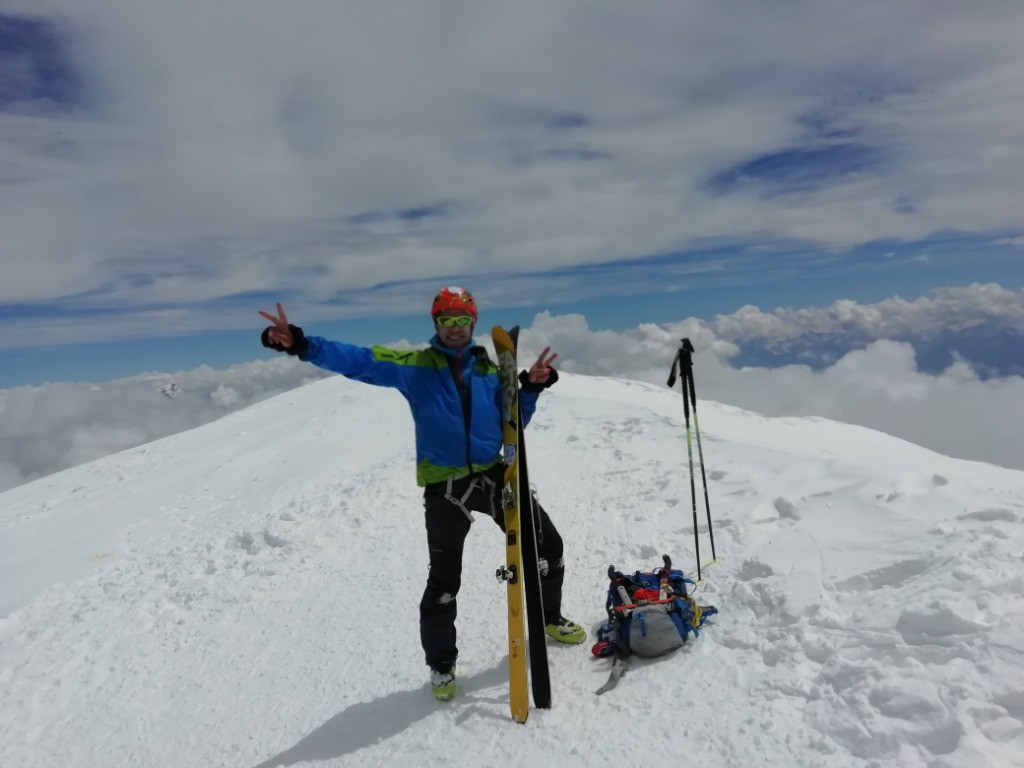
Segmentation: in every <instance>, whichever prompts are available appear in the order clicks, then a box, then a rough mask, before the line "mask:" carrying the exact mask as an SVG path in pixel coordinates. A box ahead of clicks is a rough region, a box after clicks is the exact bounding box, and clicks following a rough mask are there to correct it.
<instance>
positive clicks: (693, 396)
mask: <svg viewBox="0 0 1024 768" xmlns="http://www.w3.org/2000/svg"><path fill="white" fill-rule="evenodd" d="M683 346H684V347H689V350H688V351H687V361H688V365H687V371H688V373H687V378H688V379H689V380H690V400H691V403H692V405H693V431H694V433H695V434H696V435H697V455H698V457H699V458H700V479H701V481H702V482H703V483H704V509H705V510H707V517H708V537H709V538H710V539H711V560H712V562H714V561H715V560H716V559H717V557H718V555H716V554H715V530H714V528H713V527H712V526H711V502H710V501H709V500H708V478H707V474H705V472H704V448H703V447H702V446H701V443H700V420H699V419H698V418H697V386H696V385H695V384H694V383H693V360H692V358H691V357H690V355H691V353H692V352H693V351H694V350H693V345H692V344H690V340H689V339H683Z"/></svg>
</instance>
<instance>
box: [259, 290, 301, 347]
mask: <svg viewBox="0 0 1024 768" xmlns="http://www.w3.org/2000/svg"><path fill="white" fill-rule="evenodd" d="M277 315H279V316H277ZM277 315H272V314H271V313H269V312H264V311H263V310H260V316H261V317H263V318H265V319H266V320H269V321H270V322H271V323H273V325H272V326H271V327H270V328H267V329H266V330H265V331H264V332H263V346H265V347H270V348H271V349H277V351H278V352H283V351H285V350H287V349H291V347H292V345H293V344H294V343H295V338H294V337H293V336H292V331H291V327H289V325H288V316H287V315H286V314H285V313H284V307H282V306H281V302H278V303H277ZM268 340H269V341H271V342H273V344H268V343H267V341H268Z"/></svg>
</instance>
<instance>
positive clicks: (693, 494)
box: [668, 339, 701, 581]
mask: <svg viewBox="0 0 1024 768" xmlns="http://www.w3.org/2000/svg"><path fill="white" fill-rule="evenodd" d="M689 341H690V340H689V339H683V346H682V347H680V349H679V351H678V352H676V357H675V360H673V361H672V372H671V373H670V374H669V377H668V386H669V387H670V388H671V387H672V386H674V385H675V383H676V368H677V367H678V366H680V365H681V364H682V363H683V355H684V352H685V354H686V357H687V358H689V352H686V345H687V344H689ZM691 349H692V347H691ZM682 374H683V375H682V376H681V377H680V378H681V380H682V386H683V413H684V414H686V455H687V456H688V457H689V459H690V499H691V500H692V502H693V548H694V550H695V553H696V556H697V581H700V580H701V574H700V536H699V535H698V534H697V488H696V486H695V485H694V483H693V446H692V443H691V441H690V399H689V397H688V396H687V391H686V379H687V376H686V370H685V369H683V371H682Z"/></svg>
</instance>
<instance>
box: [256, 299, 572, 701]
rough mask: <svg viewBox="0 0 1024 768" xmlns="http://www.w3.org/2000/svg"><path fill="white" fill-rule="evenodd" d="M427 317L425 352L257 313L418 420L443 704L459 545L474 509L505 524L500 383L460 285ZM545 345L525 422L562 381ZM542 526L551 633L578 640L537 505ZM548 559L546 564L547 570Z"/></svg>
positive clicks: (554, 540) (449, 685) (289, 343)
mask: <svg viewBox="0 0 1024 768" xmlns="http://www.w3.org/2000/svg"><path fill="white" fill-rule="evenodd" d="M430 314H431V317H432V318H433V321H434V330H435V334H434V337H433V338H432V339H431V340H430V346H429V347H428V348H427V349H425V350H414V351H399V350H394V349H386V348H384V347H373V348H366V347H357V346H354V345H352V344H344V343H342V342H338V341H329V340H327V339H324V338H321V337H319V336H306V335H305V334H304V333H303V332H302V329H301V328H299V327H297V326H294V325H290V324H289V323H288V318H287V317H286V316H285V313H284V309H283V308H282V307H281V305H280V304H278V305H277V315H274V314H271V313H269V312H260V315H262V316H263V317H264V318H266V319H267V320H269V321H270V322H271V323H273V325H271V326H270V327H269V328H266V329H265V330H264V331H263V335H262V342H263V346H265V347H269V348H270V349H274V350H277V351H278V352H287V353H288V354H289V355H297V356H298V357H299V359H300V360H305V361H308V362H310V363H313V364H314V365H317V366H319V367H321V368H325V369H327V370H329V371H334V372H335V373H340V374H342V375H343V376H346V377H348V378H350V379H355V380H356V381H364V382H366V383H368V384H376V385H378V386H383V387H393V388H395V389H397V390H398V391H399V392H401V393H402V395H403V396H404V397H405V399H406V400H408V402H409V406H410V407H411V409H412V415H413V421H414V422H415V426H416V481H417V483H418V484H419V485H421V486H423V506H424V509H425V510H426V525H427V546H428V547H429V550H430V573H429V575H428V577H427V587H426V589H425V590H424V592H423V599H422V600H421V601H420V641H421V643H422V644H423V651H424V653H425V654H426V661H427V665H428V666H429V667H430V669H431V688H432V690H433V692H434V695H435V696H436V697H437V699H438V700H440V701H446V700H448V699H450V698H452V696H454V695H455V660H456V657H457V656H458V648H457V647H456V644H455V617H456V612H457V609H456V596H457V595H458V592H459V586H460V584H461V579H462V551H463V544H464V542H465V539H466V535H467V534H468V533H469V527H470V524H471V523H472V520H473V518H472V515H471V514H470V512H471V511H476V512H486V513H487V514H489V515H490V516H491V518H492V519H493V520H494V521H495V522H496V523H497V524H498V525H499V526H500V527H501V528H502V530H504V526H505V520H504V515H503V510H502V504H501V487H502V483H503V474H504V467H503V464H502V457H501V449H502V432H501V385H500V382H499V380H498V368H497V366H496V365H495V364H494V363H493V362H491V360H490V359H489V357H488V356H487V351H486V350H485V349H484V348H483V347H479V346H476V345H474V344H473V329H474V327H475V325H476V320H477V307H476V301H475V300H474V299H473V296H472V294H470V293H469V291H467V290H465V289H464V288H459V287H450V288H444V289H443V290H441V291H440V292H438V294H437V295H436V296H435V297H434V302H433V305H432V306H431V308H430ZM549 351H550V350H549V349H545V350H544V351H543V352H541V354H540V357H538V358H537V362H536V363H534V365H533V367H532V368H530V370H529V371H528V372H526V371H524V372H523V373H522V374H521V376H520V381H521V382H522V393H521V396H520V399H519V408H520V412H521V414H522V418H523V423H524V425H525V424H527V423H529V421H530V418H531V417H532V416H533V413H534V411H535V410H536V407H537V398H538V397H539V396H540V393H541V392H543V391H544V390H545V389H547V388H548V387H550V386H551V385H552V384H554V383H555V382H556V381H557V380H558V373H557V371H556V370H555V369H554V368H552V367H551V363H552V362H553V361H554V359H555V357H556V355H554V354H551V355H549V354H548V353H549ZM534 514H536V515H538V516H539V517H538V519H539V521H540V526H541V527H540V531H539V534H538V537H537V550H538V556H539V558H540V559H541V561H542V562H541V566H542V573H541V592H542V594H543V600H544V613H545V616H544V619H545V624H546V626H545V632H546V634H547V635H548V636H550V637H552V638H554V639H555V640H557V641H558V642H561V643H573V644H575V643H582V642H583V640H584V639H585V638H586V631H585V630H584V629H583V627H581V626H580V625H579V624H576V623H575V622H573V621H569V620H568V619H566V618H565V617H563V616H562V614H561V605H562V578H563V575H564V566H563V563H562V539H561V537H560V536H559V534H558V531H557V530H556V529H555V526H554V524H553V523H552V522H551V518H550V517H548V515H547V513H546V512H545V511H544V509H543V508H541V506H540V505H539V504H535V505H534ZM545 564H546V567H545Z"/></svg>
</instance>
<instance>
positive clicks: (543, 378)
mask: <svg viewBox="0 0 1024 768" xmlns="http://www.w3.org/2000/svg"><path fill="white" fill-rule="evenodd" d="M549 352H551V347H544V351H543V352H541V353H540V357H538V358H537V362H536V363H534V364H533V367H532V368H531V369H530V372H529V374H527V378H528V379H529V380H530V383H531V384H547V383H548V379H550V378H551V374H552V373H554V370H555V369H554V368H552V367H551V363H553V362H554V361H555V358H556V357H558V354H557V353H555V352H551V354H550V356H549V355H548V353H549ZM555 376H556V377H557V376H558V374H555ZM551 383H552V384H554V382H553V381H552V382H551Z"/></svg>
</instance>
